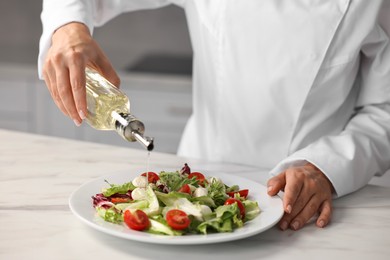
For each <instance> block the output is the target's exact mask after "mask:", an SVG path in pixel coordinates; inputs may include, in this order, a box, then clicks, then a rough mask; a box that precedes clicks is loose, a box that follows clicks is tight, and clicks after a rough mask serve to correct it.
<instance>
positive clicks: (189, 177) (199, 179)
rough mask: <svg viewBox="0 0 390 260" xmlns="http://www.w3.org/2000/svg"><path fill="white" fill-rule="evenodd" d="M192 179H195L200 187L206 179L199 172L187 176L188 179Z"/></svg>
mask: <svg viewBox="0 0 390 260" xmlns="http://www.w3.org/2000/svg"><path fill="white" fill-rule="evenodd" d="M193 177H195V178H196V180H197V181H198V182H199V184H200V185H202V186H203V185H204V182H205V180H206V178H205V177H204V175H203V174H202V173H200V172H191V173H190V174H189V175H188V179H192V178H193Z"/></svg>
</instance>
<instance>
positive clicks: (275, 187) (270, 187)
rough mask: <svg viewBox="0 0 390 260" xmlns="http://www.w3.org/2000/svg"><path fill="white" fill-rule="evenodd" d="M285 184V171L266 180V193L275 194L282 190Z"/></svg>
mask: <svg viewBox="0 0 390 260" xmlns="http://www.w3.org/2000/svg"><path fill="white" fill-rule="evenodd" d="M285 186H286V173H285V172H282V173H280V174H278V175H276V176H274V177H272V178H271V179H269V180H268V182H267V193H268V195H270V196H275V195H276V194H278V192H279V191H281V190H283V189H284V187H285Z"/></svg>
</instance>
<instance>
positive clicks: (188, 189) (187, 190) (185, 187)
mask: <svg viewBox="0 0 390 260" xmlns="http://www.w3.org/2000/svg"><path fill="white" fill-rule="evenodd" d="M178 192H182V193H188V194H190V195H191V187H190V185H188V184H184V185H183V186H181V188H180V189H179V190H178Z"/></svg>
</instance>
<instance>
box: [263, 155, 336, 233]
mask: <svg viewBox="0 0 390 260" xmlns="http://www.w3.org/2000/svg"><path fill="white" fill-rule="evenodd" d="M267 186H268V194H269V195H271V196H274V195H276V194H277V193H278V192H279V191H281V190H282V191H283V190H284V196H283V208H284V211H285V213H284V216H283V217H282V219H281V220H280V222H279V227H280V229H281V230H286V229H287V228H291V229H293V230H298V229H300V228H302V227H303V226H304V225H305V224H306V223H307V222H308V221H309V220H310V218H312V217H313V216H315V215H316V214H317V213H319V215H318V217H317V220H316V225H317V226H318V227H325V226H326V225H327V224H328V223H329V221H330V219H331V215H332V192H333V186H332V184H331V183H330V181H329V180H328V179H327V177H326V176H325V175H324V174H323V173H322V172H321V171H320V170H319V169H318V168H317V167H315V166H314V165H313V164H311V163H307V164H305V165H304V166H300V167H292V168H289V169H287V170H285V171H284V172H282V173H280V174H279V175H277V176H274V177H272V178H271V179H270V180H269V181H268V184H267Z"/></svg>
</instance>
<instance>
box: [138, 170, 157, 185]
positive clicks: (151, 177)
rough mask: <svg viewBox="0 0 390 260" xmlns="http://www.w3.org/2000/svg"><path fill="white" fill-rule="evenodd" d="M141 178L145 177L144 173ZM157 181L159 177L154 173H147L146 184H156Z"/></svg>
mask: <svg viewBox="0 0 390 260" xmlns="http://www.w3.org/2000/svg"><path fill="white" fill-rule="evenodd" d="M141 176H145V177H146V172H144V173H142V174H141ZM159 179H160V177H159V176H158V174H157V173H155V172H148V182H149V183H156V182H157V181H158V180H159Z"/></svg>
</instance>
